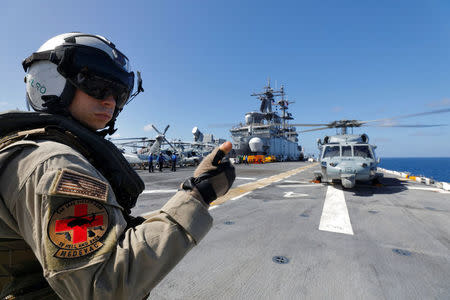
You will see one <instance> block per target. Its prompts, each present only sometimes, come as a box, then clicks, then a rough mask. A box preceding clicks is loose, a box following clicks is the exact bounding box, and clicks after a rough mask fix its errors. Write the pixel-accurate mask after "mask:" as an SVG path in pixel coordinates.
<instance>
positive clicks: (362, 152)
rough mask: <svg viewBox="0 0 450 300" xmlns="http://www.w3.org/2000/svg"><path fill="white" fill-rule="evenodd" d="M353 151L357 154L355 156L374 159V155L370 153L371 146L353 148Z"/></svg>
mask: <svg viewBox="0 0 450 300" xmlns="http://www.w3.org/2000/svg"><path fill="white" fill-rule="evenodd" d="M353 151H354V152H355V156H359V157H363V158H372V153H370V149H369V146H353Z"/></svg>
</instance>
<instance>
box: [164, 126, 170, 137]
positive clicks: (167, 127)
mask: <svg viewBox="0 0 450 300" xmlns="http://www.w3.org/2000/svg"><path fill="white" fill-rule="evenodd" d="M169 126H170V125H167V126H166V128H165V129H164V132H163V135H164V134H166V132H167V129H169Z"/></svg>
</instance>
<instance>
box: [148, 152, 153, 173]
mask: <svg viewBox="0 0 450 300" xmlns="http://www.w3.org/2000/svg"><path fill="white" fill-rule="evenodd" d="M153 171H154V168H153V153H150V155H149V156H148V172H149V173H153Z"/></svg>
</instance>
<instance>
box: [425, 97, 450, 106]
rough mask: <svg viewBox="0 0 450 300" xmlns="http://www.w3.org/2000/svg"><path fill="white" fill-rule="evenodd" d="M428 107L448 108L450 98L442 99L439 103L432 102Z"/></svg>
mask: <svg viewBox="0 0 450 300" xmlns="http://www.w3.org/2000/svg"><path fill="white" fill-rule="evenodd" d="M427 105H428V106H430V107H444V106H450V98H445V99H442V100H441V101H433V102H429V103H428V104H427Z"/></svg>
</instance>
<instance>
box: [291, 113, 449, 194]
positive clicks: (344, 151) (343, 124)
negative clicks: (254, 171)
mask: <svg viewBox="0 0 450 300" xmlns="http://www.w3.org/2000/svg"><path fill="white" fill-rule="evenodd" d="M446 112H450V109H449V108H447V109H440V110H434V111H428V112H422V113H416V114H409V115H402V116H397V117H392V118H384V119H377V120H370V121H358V120H338V121H333V122H331V123H322V124H292V125H290V126H300V127H302V126H304V127H309V126H310V127H316V126H319V128H314V129H309V130H303V131H299V132H310V131H318V130H325V129H331V128H340V133H339V134H337V135H333V136H325V137H324V138H323V140H321V139H318V140H317V146H318V148H319V150H320V154H319V162H320V167H321V169H320V171H316V172H315V173H314V176H315V179H316V180H318V181H321V182H335V181H337V182H339V181H340V182H341V183H342V186H343V187H344V188H352V187H354V186H355V183H356V181H366V182H367V181H368V182H372V183H376V182H377V181H378V179H379V178H380V177H381V176H382V174H381V173H377V165H378V164H379V163H380V159H379V158H377V157H376V154H375V149H376V148H377V146H376V145H373V144H369V136H368V135H367V134H365V133H364V134H357V135H355V134H348V133H347V128H352V129H353V128H354V127H362V126H372V127H409V128H411V127H413V128H420V127H439V126H447V125H446V124H434V125H424V124H412V125H406V124H397V123H395V122H393V121H394V120H397V119H405V118H411V117H418V116H424V115H431V114H439V113H446Z"/></svg>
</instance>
